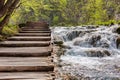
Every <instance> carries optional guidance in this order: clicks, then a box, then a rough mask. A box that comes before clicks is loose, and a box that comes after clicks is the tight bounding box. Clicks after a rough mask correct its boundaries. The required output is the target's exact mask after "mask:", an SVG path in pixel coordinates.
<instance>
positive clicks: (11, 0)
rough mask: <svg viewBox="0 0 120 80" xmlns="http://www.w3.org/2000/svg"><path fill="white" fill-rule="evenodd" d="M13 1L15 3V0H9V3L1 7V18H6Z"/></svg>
mask: <svg viewBox="0 0 120 80" xmlns="http://www.w3.org/2000/svg"><path fill="white" fill-rule="evenodd" d="M13 1H15V0H7V2H6V3H5V4H4V5H3V6H2V7H1V9H0V18H2V17H3V16H5V14H6V12H7V11H8V8H9V7H10V6H11V5H12V3H13Z"/></svg>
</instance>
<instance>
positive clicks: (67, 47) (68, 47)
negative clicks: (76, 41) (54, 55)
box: [61, 45, 71, 49]
mask: <svg viewBox="0 0 120 80" xmlns="http://www.w3.org/2000/svg"><path fill="white" fill-rule="evenodd" d="M61 48H64V49H71V47H70V46H67V45H61Z"/></svg>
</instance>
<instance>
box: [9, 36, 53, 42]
mask: <svg viewBox="0 0 120 80" xmlns="http://www.w3.org/2000/svg"><path fill="white" fill-rule="evenodd" d="M8 40H9V41H11V40H12V41H50V40H51V37H41V36H14V37H10V38H8Z"/></svg>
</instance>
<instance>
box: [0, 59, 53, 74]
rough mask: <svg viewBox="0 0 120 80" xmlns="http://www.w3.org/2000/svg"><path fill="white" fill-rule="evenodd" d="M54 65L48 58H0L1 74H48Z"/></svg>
mask: <svg viewBox="0 0 120 80" xmlns="http://www.w3.org/2000/svg"><path fill="white" fill-rule="evenodd" d="M53 70H54V64H53V63H52V62H51V59H50V58H48V57H41V58H39V57H17V58H16V57H0V72H8V71H10V72H26V71H27V72H36V71H37V72H38V71H42V72H46V71H47V72H48V71H53Z"/></svg>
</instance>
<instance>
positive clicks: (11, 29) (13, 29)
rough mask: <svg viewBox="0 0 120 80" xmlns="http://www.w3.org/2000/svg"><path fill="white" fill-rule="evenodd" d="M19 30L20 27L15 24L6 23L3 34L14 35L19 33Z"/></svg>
mask: <svg viewBox="0 0 120 80" xmlns="http://www.w3.org/2000/svg"><path fill="white" fill-rule="evenodd" d="M18 31H19V27H18V26H15V25H6V26H5V27H4V28H3V30H2V35H3V36H13V35H15V34H17V33H18Z"/></svg>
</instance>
